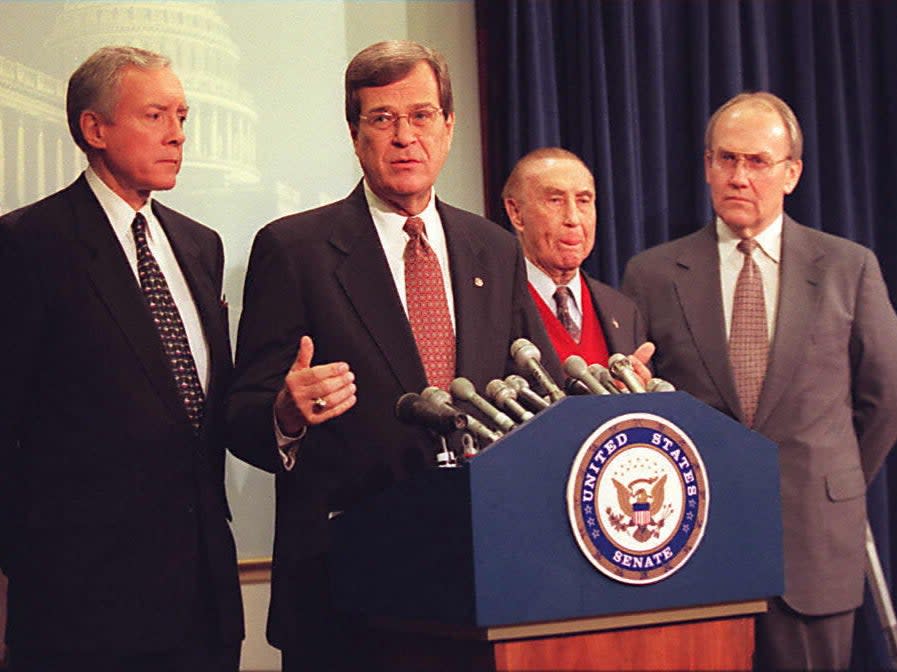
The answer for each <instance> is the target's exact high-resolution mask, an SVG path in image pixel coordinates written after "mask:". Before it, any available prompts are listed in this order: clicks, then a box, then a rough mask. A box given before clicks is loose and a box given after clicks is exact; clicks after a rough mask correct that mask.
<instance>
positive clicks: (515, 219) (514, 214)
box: [504, 196, 523, 231]
mask: <svg viewBox="0 0 897 672" xmlns="http://www.w3.org/2000/svg"><path fill="white" fill-rule="evenodd" d="M504 204H505V212H506V213H507V214H508V219H509V220H511V226H513V227H514V228H515V229H516V230H517V231H522V230H523V218H522V217H521V216H520V206H519V205H518V204H517V201H515V200H514V199H513V198H511V197H510V196H509V197H508V198H505V199H504Z"/></svg>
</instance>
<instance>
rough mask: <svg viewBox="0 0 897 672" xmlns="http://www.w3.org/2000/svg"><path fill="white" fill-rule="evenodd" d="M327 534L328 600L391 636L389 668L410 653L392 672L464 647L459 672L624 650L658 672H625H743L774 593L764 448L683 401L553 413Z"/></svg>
mask: <svg viewBox="0 0 897 672" xmlns="http://www.w3.org/2000/svg"><path fill="white" fill-rule="evenodd" d="M332 526H333V547H332V552H331V556H332V567H333V578H334V582H333V590H334V599H335V600H336V602H337V604H338V606H339V607H340V608H341V609H344V610H347V611H350V612H353V613H356V614H360V615H362V616H364V617H366V618H368V619H370V620H371V621H372V622H375V623H378V624H380V625H381V626H382V627H384V628H385V629H386V630H391V631H393V632H397V633H401V638H402V639H401V644H400V645H399V648H400V652H399V653H398V654H397V657H396V658H395V659H394V660H393V663H394V667H393V669H401V664H400V661H401V659H403V655H402V653H401V651H402V650H404V651H405V652H410V651H412V650H413V649H414V648H415V646H414V642H416V641H425V642H426V645H425V646H424V647H423V650H422V651H421V652H419V654H414V658H413V661H412V662H409V666H408V669H414V667H415V666H417V668H418V669H421V668H420V665H422V664H424V665H425V666H426V668H427V669H440V668H439V662H438V661H436V660H429V661H427V662H426V663H422V662H421V661H422V658H421V656H423V657H426V656H427V655H429V653H432V654H433V655H434V656H438V657H442V658H443V659H449V660H451V662H448V663H446V664H445V665H444V669H453V667H454V668H455V669H456V668H457V665H458V659H452V651H457V650H458V649H461V648H464V647H465V646H467V645H469V644H470V643H471V642H479V643H480V644H476V645H473V646H474V649H475V651H476V653H475V654H471V655H473V658H476V659H477V660H479V661H480V662H479V663H477V667H476V669H521V670H522V669H546V667H548V668H550V669H624V668H625V666H626V664H627V663H626V660H623V659H621V658H620V656H621V655H622V656H624V657H625V656H631V652H627V651H626V650H627V649H631V648H633V647H635V648H644V649H651V650H654V651H655V653H659V654H660V656H661V657H660V658H659V659H658V660H656V661H655V660H653V659H649V658H638V659H636V660H633V661H632V662H631V664H632V665H633V666H635V668H637V667H653V668H657V669H660V668H659V667H658V665H657V663H664V662H666V663H669V664H670V665H671V668H669V669H677V668H680V669H681V667H682V666H683V665H686V666H689V667H691V666H693V665H697V666H700V665H701V664H702V661H704V662H706V663H707V664H708V665H710V666H716V667H728V668H732V667H745V666H747V668H749V667H750V653H751V651H752V647H753V642H752V616H751V614H753V613H756V612H759V611H763V610H764V609H765V600H766V598H768V597H771V596H774V595H779V594H781V593H782V592H783V590H784V578H783V571H782V526H781V516H780V501H779V473H778V456H777V448H776V446H775V444H773V443H771V442H770V441H768V440H766V439H764V438H763V437H761V436H760V435H758V434H756V433H754V432H751V431H749V430H747V429H746V428H744V427H743V426H741V425H740V424H738V423H736V422H734V421H732V420H731V419H730V418H728V417H726V416H724V415H722V414H720V413H718V412H717V411H715V410H713V409H711V408H709V407H707V406H706V405H704V404H702V403H700V402H698V401H696V400H695V399H694V398H692V397H691V396H689V395H687V394H685V393H683V392H673V393H661V394H638V395H636V394H630V395H617V396H605V397H596V396H588V397H568V398H566V399H564V400H562V401H561V402H559V403H557V404H555V405H553V406H552V407H551V408H549V409H547V410H545V411H543V412H542V413H540V414H539V415H537V416H536V417H535V418H534V419H532V420H530V421H529V422H528V423H526V424H524V425H522V426H520V427H519V428H517V429H515V430H514V431H513V432H511V433H509V434H508V435H506V436H505V437H504V438H502V439H501V440H500V441H498V442H496V443H495V444H493V445H492V446H490V447H489V448H488V449H487V450H485V451H483V452H482V453H481V454H479V455H478V456H476V457H475V458H474V459H472V460H471V461H470V462H468V463H467V464H465V465H463V466H461V467H458V468H454V469H433V470H430V471H426V472H422V473H420V474H418V475H417V476H415V477H414V478H411V479H409V480H407V481H405V482H402V483H399V484H397V485H396V486H394V487H393V488H392V489H390V490H388V491H386V492H384V493H382V494H381V495H379V496H378V497H376V498H374V499H372V500H370V501H368V502H366V504H365V505H364V506H362V507H359V508H358V509H356V510H352V511H349V512H346V513H345V514H343V515H341V516H339V517H338V518H336V519H335V520H334V521H332ZM672 623H676V624H679V625H678V626H669V625H664V624H672ZM702 623H703V624H705V626H706V624H716V626H715V627H717V629H715V630H714V629H709V630H708V629H707V628H706V627H704V629H703V630H700V631H695V633H692V634H691V635H689V634H688V628H687V627H685V628H684V629H683V626H688V625H690V624H702ZM645 626H654V627H645ZM733 626H737V627H735V629H734V630H733V631H732V632H729V631H730V630H732V627H733ZM719 627H722V628H723V630H720V629H719ZM658 628H664V629H663V630H658ZM670 628H672V630H671V629H670ZM602 631H609V633H603V632H602ZM670 633H672V634H670ZM702 633H703V634H702ZM598 634H604V635H605V639H606V640H608V641H609V642H611V643H610V644H608V646H607V647H605V648H606V649H607V650H604V649H601V648H600V647H598V648H596V646H597V644H596V643H600V642H598V639H596V635H598ZM608 635H611V636H612V637H611V638H610V639H609V638H608ZM621 636H629V637H630V638H632V637H635V639H634V640H632V641H624V640H621V639H620V637H621ZM664 637H667V638H668V639H669V641H668V642H667V643H666V644H663V646H662V649H664V650H660V651H658V650H657V649H658V643H659V642H663V641H666V640H665V639H664ZM689 637H691V638H692V639H694V640H695V641H691V640H689ZM614 638H615V639H614ZM642 640H643V641H642ZM703 640H707V641H703ZM614 642H615V643H614ZM483 643H486V644H485V645H484V644H483ZM502 643H506V644H508V646H507V647H505V648H506V650H505V651H504V653H502V652H501V651H499V650H498V649H496V648H495V646H496V645H499V644H502ZM484 646H486V647H487V648H486V649H484V648H483V647H484ZM514 646H516V647H517V648H518V649H519V648H521V647H523V648H527V647H528V648H529V649H532V650H536V649H541V650H540V651H537V652H536V653H532V651H531V652H530V654H532V655H530V654H527V653H519V655H518V654H514V653H513V651H514V650H516V649H514ZM477 647H478V648H477ZM714 647H717V648H719V649H720V653H719V655H721V656H724V658H719V657H718V656H717V655H716V654H714V653H713V651H714ZM574 649H580V651H579V652H576V651H574ZM682 650H687V651H691V653H687V655H689V656H692V658H686V659H682V660H680V659H678V658H676V656H675V655H674V653H676V652H681V651H682ZM428 652H429V653H428ZM446 652H449V653H446ZM515 655H516V656H517V657H518V658H521V660H522V659H524V658H526V657H527V656H529V657H530V659H531V662H530V663H527V662H526V661H525V660H523V662H518V663H513V662H512V661H510V658H509V656H510V657H514V656H515ZM409 656H411V654H410V653H409ZM546 656H547V658H546ZM583 656H586V657H587V658H583ZM596 656H598V657H601V665H602V666H604V667H602V666H599V664H598V662H596V661H595V660H594V659H595V657H596ZM725 656H730V657H728V658H725ZM731 656H734V658H732V657H731ZM446 657H447V658H446ZM473 658H467V659H466V660H473ZM502 660H504V662H502ZM564 660H572V661H574V662H573V663H570V664H572V665H580V666H581V665H582V664H583V660H589V661H591V662H589V663H588V664H589V665H592V663H594V665H595V666H591V667H587V668H583V667H570V668H564V667H562V665H563V664H564V663H563V661H564ZM483 661H485V662H483ZM576 661H578V662H576ZM652 661H653V662H652ZM530 664H531V665H537V666H541V667H527V666H526V665H530ZM471 665H473V664H472V663H471ZM515 665H516V666H515ZM470 669H474V667H471V668H470Z"/></svg>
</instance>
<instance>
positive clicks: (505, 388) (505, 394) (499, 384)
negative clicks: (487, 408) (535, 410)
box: [486, 378, 536, 422]
mask: <svg viewBox="0 0 897 672" xmlns="http://www.w3.org/2000/svg"><path fill="white" fill-rule="evenodd" d="M486 394H487V395H488V396H490V397H492V401H494V402H495V403H496V404H498V405H499V406H501V407H502V408H503V409H504V410H505V411H507V412H508V413H513V414H514V415H515V416H516V417H517V419H518V420H520V422H526V421H527V420H529V419H530V418H534V417H536V416H535V415H533V414H532V413H531V412H530V411H528V410H526V409H525V408H524V407H523V406H521V405H520V404H518V403H517V391H516V390H514V388H512V387H511V386H510V385H507V384H506V383H505V381H503V380H498V379H497V378H496V379H495V380H490V381H489V384H488V385H486Z"/></svg>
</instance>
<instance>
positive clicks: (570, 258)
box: [505, 159, 596, 284]
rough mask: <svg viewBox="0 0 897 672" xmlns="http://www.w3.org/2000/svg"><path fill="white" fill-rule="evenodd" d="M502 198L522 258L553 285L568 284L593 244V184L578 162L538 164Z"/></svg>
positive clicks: (530, 168)
mask: <svg viewBox="0 0 897 672" xmlns="http://www.w3.org/2000/svg"><path fill="white" fill-rule="evenodd" d="M521 185H522V188H521V189H520V193H519V194H515V197H512V198H506V199H505V210H506V211H507V213H508V217H509V218H510V220H511V224H513V226H514V228H515V229H516V231H517V235H518V237H519V239H520V243H521V245H522V246H523V253H524V254H525V255H526V257H527V259H529V260H530V261H531V262H533V264H535V265H536V266H538V267H539V268H540V269H542V270H543V271H544V272H545V273H546V274H547V275H548V276H550V277H551V278H552V279H553V280H554V281H555V283H557V284H563V283H567V282H569V281H570V279H571V278H572V277H573V275H574V273H575V272H576V269H577V268H579V266H580V265H581V264H582V262H583V261H584V260H585V258H586V257H588V256H589V254H590V253H591V251H592V247H593V246H594V245H595V221H596V214H595V180H594V179H593V178H592V174H591V173H590V172H589V170H588V168H586V167H585V166H584V165H583V164H582V163H580V162H579V161H575V160H573V159H539V160H537V161H534V162H533V163H531V164H530V165H529V166H528V167H527V168H526V171H525V173H524V174H523V176H522V180H521Z"/></svg>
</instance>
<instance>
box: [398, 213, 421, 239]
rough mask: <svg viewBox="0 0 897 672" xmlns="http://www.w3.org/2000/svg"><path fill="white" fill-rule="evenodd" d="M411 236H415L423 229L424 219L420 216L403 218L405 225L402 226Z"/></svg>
mask: <svg viewBox="0 0 897 672" xmlns="http://www.w3.org/2000/svg"><path fill="white" fill-rule="evenodd" d="M402 228H403V229H404V230H405V233H407V234H408V235H409V236H411V237H412V238H417V237H419V236H420V234H421V233H423V231H424V220H422V219H421V218H420V217H409V218H408V219H406V220H405V226H403V227H402Z"/></svg>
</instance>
